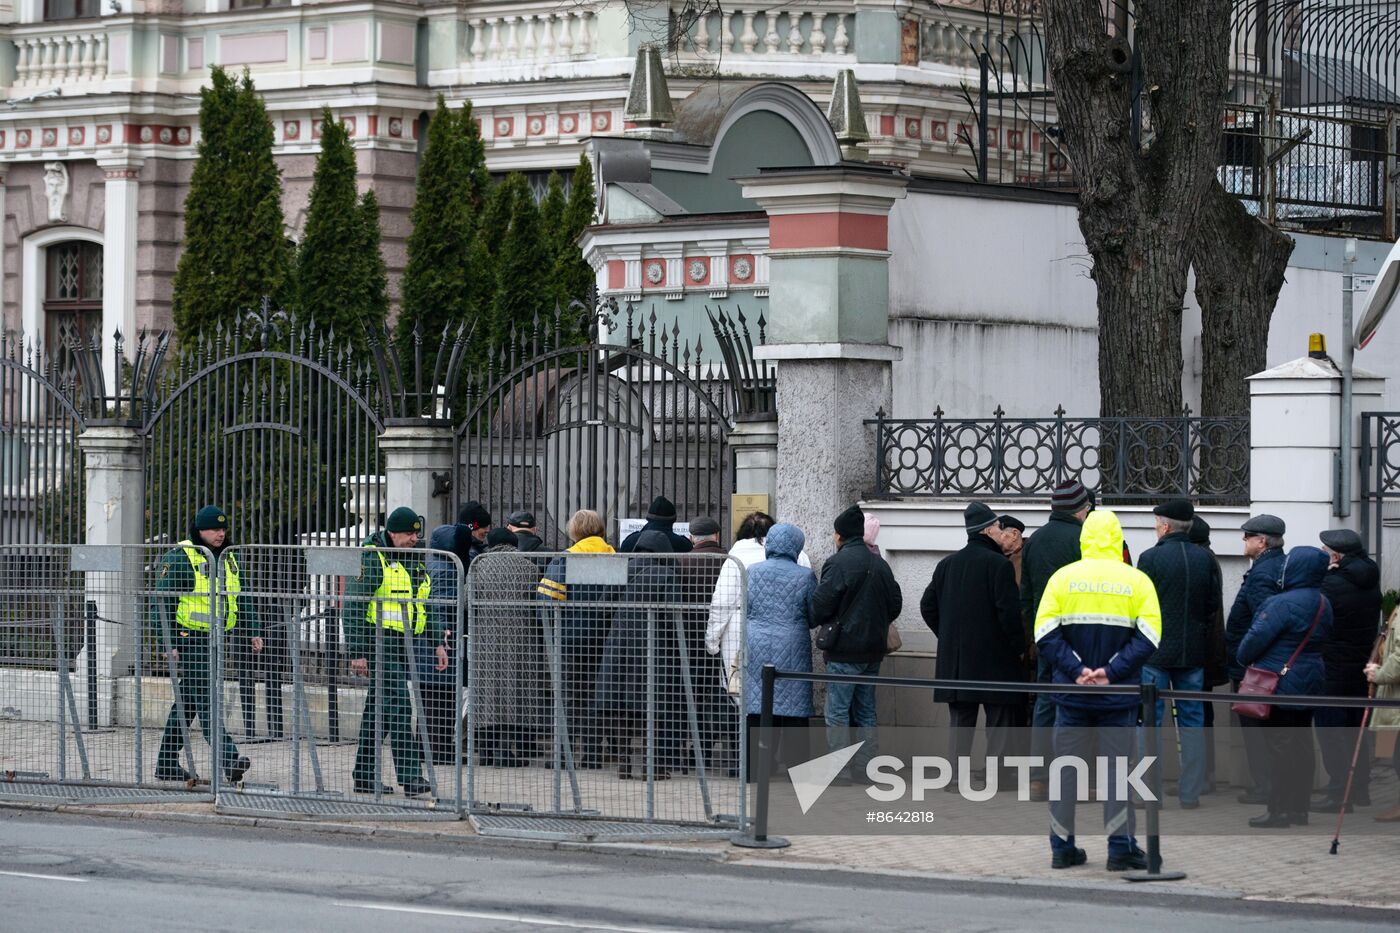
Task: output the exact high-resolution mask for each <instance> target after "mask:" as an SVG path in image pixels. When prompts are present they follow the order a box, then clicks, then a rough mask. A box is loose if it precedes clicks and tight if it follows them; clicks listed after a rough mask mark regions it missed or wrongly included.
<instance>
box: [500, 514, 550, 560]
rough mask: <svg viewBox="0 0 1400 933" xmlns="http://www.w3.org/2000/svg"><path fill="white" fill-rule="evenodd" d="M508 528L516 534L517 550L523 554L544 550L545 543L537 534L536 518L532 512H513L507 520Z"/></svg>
mask: <svg viewBox="0 0 1400 933" xmlns="http://www.w3.org/2000/svg"><path fill="white" fill-rule="evenodd" d="M506 527H507V528H509V529H510V530H511V531H513V532H515V540H516V542H517V543H516V547H515V549H516V550H517V551H519V552H520V553H522V554H528V553H529V552H530V551H539V550H542V549H543V548H544V542H543V541H542V540H540V536H539V535H537V534H535V516H534V513H532V512H525V511H520V512H511V513H510V515H509V516H508V517H507V518H506Z"/></svg>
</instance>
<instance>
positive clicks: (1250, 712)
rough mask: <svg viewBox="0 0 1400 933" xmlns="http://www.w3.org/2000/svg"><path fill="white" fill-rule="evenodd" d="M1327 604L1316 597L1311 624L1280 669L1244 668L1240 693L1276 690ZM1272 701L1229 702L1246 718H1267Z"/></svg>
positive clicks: (1261, 693)
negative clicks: (1315, 608)
mask: <svg viewBox="0 0 1400 933" xmlns="http://www.w3.org/2000/svg"><path fill="white" fill-rule="evenodd" d="M1326 605H1327V604H1326V603H1325V602H1324V601H1323V597H1322V596H1321V595H1319V596H1318V597H1317V612H1316V613H1314V614H1313V620H1312V625H1310V626H1308V633H1307V634H1306V635H1304V636H1303V640H1302V641H1300V642H1298V647H1297V648H1294V649H1293V654H1292V655H1290V656H1289V658H1288V661H1287V663H1285V664H1284V665H1283V669H1282V670H1280V671H1277V672H1275V671H1266V670H1264V669H1263V668H1262V667H1255V666H1254V665H1253V664H1251V665H1250V666H1249V667H1247V668H1246V669H1245V672H1244V680H1242V681H1240V690H1239V692H1240V693H1243V694H1246V695H1248V696H1256V697H1271V696H1273V695H1274V693H1275V691H1277V690H1278V682H1279V681H1280V680H1282V679H1283V677H1284V675H1285V674H1287V673H1288V669H1289V668H1290V667H1292V666H1293V662H1294V661H1296V660H1298V655H1300V654H1302V653H1303V649H1304V648H1306V647H1307V644H1308V641H1309V640H1310V639H1311V638H1312V636H1313V632H1314V631H1315V630H1316V629H1317V623H1318V622H1320V621H1322V610H1323V608H1324V607H1325V606H1326ZM1273 709H1274V704H1272V703H1251V702H1249V701H1248V700H1240V701H1238V702H1235V703H1232V704H1230V710H1231V712H1235V713H1238V714H1239V715H1241V716H1243V717H1245V718H1246V719H1268V718H1269V714H1270V713H1272V712H1273Z"/></svg>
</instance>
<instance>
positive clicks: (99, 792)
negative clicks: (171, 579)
mask: <svg viewBox="0 0 1400 933" xmlns="http://www.w3.org/2000/svg"><path fill="white" fill-rule="evenodd" d="M169 551H170V549H169V548H168V547H164V546H146V545H93V546H89V545H47V544H43V545H24V546H18V545H6V546H3V547H0V799H6V800H26V801H48V802H60V803H71V802H89V803H98V802H128V803H130V802H143V801H169V800H184V801H190V800H206V799H208V798H209V796H210V795H211V794H212V792H213V788H212V785H211V784H210V777H211V775H212V774H213V762H212V759H211V757H210V753H209V748H210V745H209V744H208V743H207V742H204V741H203V740H202V738H203V736H205V735H209V734H210V732H211V722H212V715H206V716H196V718H195V722H194V723H190V722H188V721H186V718H185V717H182V716H181V712H182V711H184V712H188V713H190V714H191V715H194V714H200V713H203V712H204V711H205V710H206V709H211V708H215V707H217V703H218V697H217V696H214V697H211V696H210V695H209V681H208V675H207V671H206V672H205V673H204V675H203V676H202V677H201V676H195V677H188V676H187V677H185V678H183V679H182V683H183V686H184V687H185V690H184V691H181V690H176V689H173V687H172V684H171V680H170V676H169V673H170V662H169V660H168V655H169V652H170V650H171V648H176V650H177V652H178V650H179V649H178V647H177V645H178V642H179V637H178V633H177V632H174V631H172V622H173V620H172V618H171V616H170V611H171V605H170V597H169V592H168V591H167V590H166V589H165V586H164V585H165V583H166V580H167V574H168V571H165V567H164V564H163V563H162V561H163V558H164V557H165V556H166V555H167V554H168V553H169ZM194 551H195V553H196V554H197V555H198V556H200V557H202V558H203V559H204V560H205V561H209V560H210V558H211V557H212V555H210V554H209V552H208V551H207V550H204V549H201V548H196V549H194ZM187 607H193V611H195V612H196V613H208V612H210V611H211V608H212V607H211V598H210V596H208V595H206V596H204V597H192V599H191V602H190V603H188V604H187ZM172 639H173V640H172ZM197 654H198V652H186V661H187V663H193V662H196V661H198V660H199V658H198V657H196V655H197ZM196 726H197V727H198V729H199V730H201V732H200V734H201V740H200V741H193V740H192V739H193V737H194V734H195V727H196Z"/></svg>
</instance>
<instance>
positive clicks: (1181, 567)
mask: <svg viewBox="0 0 1400 933" xmlns="http://www.w3.org/2000/svg"><path fill="white" fill-rule="evenodd" d="M1152 512H1153V514H1154V515H1156V520H1157V543H1156V545H1154V546H1153V547H1150V548H1148V549H1147V550H1146V551H1143V553H1142V556H1141V557H1140V558H1138V569H1139V570H1141V571H1142V572H1143V573H1145V574H1147V576H1148V578H1149V579H1151V580H1152V585H1153V586H1154V587H1156V589H1157V602H1158V605H1160V606H1161V609H1162V640H1161V642H1160V643H1159V644H1158V645H1157V650H1156V651H1155V652H1153V654H1152V657H1150V658H1148V659H1147V664H1146V665H1144V666H1143V669H1142V679H1143V682H1144V683H1147V682H1149V681H1155V682H1156V684H1157V686H1158V688H1160V689H1162V690H1167V689H1172V690H1202V689H1204V688H1205V673H1206V671H1205V664H1206V649H1207V631H1208V628H1209V625H1210V623H1211V621H1212V620H1213V619H1214V618H1215V614H1216V612H1218V611H1219V609H1220V581H1219V579H1217V578H1216V576H1215V574H1216V564H1215V562H1214V561H1212V560H1211V558H1210V555H1209V554H1207V553H1206V552H1205V551H1204V550H1202V549H1201V548H1199V547H1197V546H1196V545H1194V544H1192V543H1191V523H1192V521H1193V520H1194V519H1195V517H1196V510H1195V508H1194V507H1193V506H1192V505H1191V503H1190V502H1188V501H1187V500H1185V499H1172V500H1171V501H1169V502H1164V503H1162V504H1161V505H1159V506H1157V507H1156V508H1154V509H1153V510H1152ZM1173 703H1174V704H1175V706H1176V728H1177V735H1178V737H1179V739H1180V744H1181V781H1180V783H1179V784H1178V789H1177V796H1178V798H1179V799H1180V801H1181V806H1182V807H1183V808H1184V809H1187V810H1194V809H1196V807H1198V806H1200V805H1201V790H1202V788H1203V787H1204V786H1205V777H1206V749H1205V733H1204V732H1203V729H1204V727H1205V704H1204V703H1202V702H1201V701H1200V700H1174V701H1173ZM1165 711H1166V703H1165V701H1163V700H1158V701H1157V725H1159V726H1160V725H1161V724H1162V716H1163V713H1164V712H1165ZM1160 735H1161V734H1160V733H1158V740H1159V741H1160ZM1156 753H1157V754H1160V753H1161V750H1160V749H1158V750H1156Z"/></svg>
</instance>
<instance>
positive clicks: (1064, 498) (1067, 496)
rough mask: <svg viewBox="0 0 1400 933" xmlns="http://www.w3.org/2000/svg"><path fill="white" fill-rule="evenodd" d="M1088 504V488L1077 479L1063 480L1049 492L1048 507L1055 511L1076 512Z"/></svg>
mask: <svg viewBox="0 0 1400 933" xmlns="http://www.w3.org/2000/svg"><path fill="white" fill-rule="evenodd" d="M1088 504H1089V490H1087V489H1085V488H1084V484H1083V483H1081V482H1080V481H1079V480H1077V479H1069V480H1065V481H1064V482H1063V483H1061V484H1060V485H1058V486H1056V487H1055V491H1054V492H1052V493H1051V494H1050V508H1052V509H1054V510H1055V511H1056V512H1078V511H1079V510H1080V509H1082V508H1084V506H1086V505H1088Z"/></svg>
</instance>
